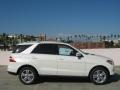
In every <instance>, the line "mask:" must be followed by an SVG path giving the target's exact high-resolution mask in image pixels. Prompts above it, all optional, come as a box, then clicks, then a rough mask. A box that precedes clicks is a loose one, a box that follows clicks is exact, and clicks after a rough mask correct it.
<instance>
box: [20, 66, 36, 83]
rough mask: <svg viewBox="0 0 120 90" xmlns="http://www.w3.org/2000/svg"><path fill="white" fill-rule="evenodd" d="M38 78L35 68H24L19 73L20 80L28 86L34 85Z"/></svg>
mask: <svg viewBox="0 0 120 90" xmlns="http://www.w3.org/2000/svg"><path fill="white" fill-rule="evenodd" d="M37 77H38V74H37V72H36V70H35V69H34V68H31V67H23V68H22V69H21V70H20V72H19V80H20V81H21V82H22V83H23V84H26V85H29V84H33V83H34V82H35V81H36V79H37Z"/></svg>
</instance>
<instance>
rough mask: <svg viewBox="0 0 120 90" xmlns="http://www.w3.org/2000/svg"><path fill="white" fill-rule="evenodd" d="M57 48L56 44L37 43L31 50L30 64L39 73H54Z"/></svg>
mask: <svg viewBox="0 0 120 90" xmlns="http://www.w3.org/2000/svg"><path fill="white" fill-rule="evenodd" d="M57 54H58V49H57V45H56V44H39V45H38V46H37V47H36V48H35V49H34V50H33V51H32V59H33V60H32V64H33V63H34V65H35V66H36V67H37V68H38V69H39V74H45V75H56V74H57V59H56V55H57Z"/></svg>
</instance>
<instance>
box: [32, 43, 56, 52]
mask: <svg viewBox="0 0 120 90" xmlns="http://www.w3.org/2000/svg"><path fill="white" fill-rule="evenodd" d="M32 53H38V54H58V46H57V45H56V44H39V45H38V46H37V47H36V48H35V49H34V50H33V51H32Z"/></svg>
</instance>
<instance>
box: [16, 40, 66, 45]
mask: <svg viewBox="0 0 120 90" xmlns="http://www.w3.org/2000/svg"><path fill="white" fill-rule="evenodd" d="M31 44H67V43H63V42H57V41H40V42H37V41H35V42H23V43H19V44H17V45H31ZM67 45H68V44H67Z"/></svg>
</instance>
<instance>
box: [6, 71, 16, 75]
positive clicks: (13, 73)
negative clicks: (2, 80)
mask: <svg viewBox="0 0 120 90" xmlns="http://www.w3.org/2000/svg"><path fill="white" fill-rule="evenodd" d="M7 72H8V73H9V74H11V75H17V73H15V72H10V71H7Z"/></svg>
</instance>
